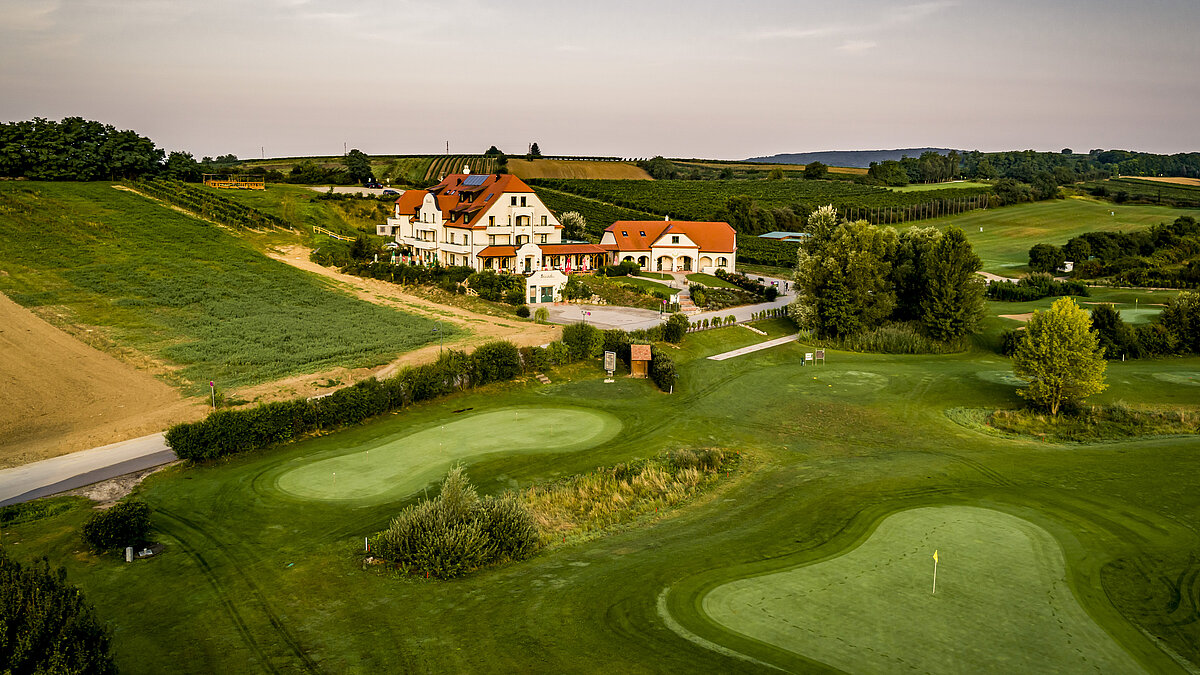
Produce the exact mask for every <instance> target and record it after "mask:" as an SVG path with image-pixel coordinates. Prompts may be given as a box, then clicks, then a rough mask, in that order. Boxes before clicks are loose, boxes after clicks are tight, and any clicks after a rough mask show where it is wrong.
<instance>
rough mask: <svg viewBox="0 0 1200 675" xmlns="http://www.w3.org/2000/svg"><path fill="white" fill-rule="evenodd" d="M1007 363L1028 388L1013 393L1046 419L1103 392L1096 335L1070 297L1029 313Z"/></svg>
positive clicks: (1101, 362) (1101, 356)
mask: <svg viewBox="0 0 1200 675" xmlns="http://www.w3.org/2000/svg"><path fill="white" fill-rule="evenodd" d="M1012 358H1013V372H1014V373H1015V374H1016V375H1017V377H1019V378H1021V379H1022V380H1025V381H1026V382H1028V383H1029V385H1028V386H1027V387H1025V388H1024V389H1022V390H1020V391H1019V392H1017V393H1018V394H1020V395H1021V397H1022V398H1025V399H1026V400H1028V401H1029V402H1030V403H1032V404H1033V405H1035V406H1037V407H1039V408H1042V409H1045V410H1047V411H1049V412H1050V414H1051V415H1058V412H1059V411H1060V410H1062V407H1063V405H1064V404H1070V403H1075V402H1078V401H1080V400H1082V399H1084V398H1086V397H1088V396H1091V395H1092V394H1097V393H1100V392H1102V391H1104V390H1105V389H1106V388H1107V387H1108V385H1106V384H1105V383H1104V371H1105V368H1106V367H1107V365H1108V364H1107V363H1106V362H1105V361H1104V354H1103V350H1102V349H1101V348H1100V344H1099V340H1098V338H1097V335H1096V331H1094V330H1092V323H1091V320H1090V319H1089V317H1088V315H1087V312H1085V311H1083V310H1082V309H1080V308H1079V305H1076V304H1075V301H1074V300H1073V299H1071V298H1059V299H1058V300H1055V301H1054V304H1053V305H1052V306H1051V307H1050V309H1049V310H1047V311H1038V312H1034V313H1033V316H1032V317H1030V319H1029V323H1028V324H1027V325H1026V327H1025V338H1024V339H1023V340H1020V341H1019V342H1018V344H1017V349H1016V351H1015V352H1014V353H1013V357H1012Z"/></svg>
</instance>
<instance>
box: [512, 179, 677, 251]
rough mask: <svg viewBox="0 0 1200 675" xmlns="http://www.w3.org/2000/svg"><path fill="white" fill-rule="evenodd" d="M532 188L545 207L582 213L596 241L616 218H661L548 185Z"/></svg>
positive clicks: (555, 210) (589, 232)
mask: <svg viewBox="0 0 1200 675" xmlns="http://www.w3.org/2000/svg"><path fill="white" fill-rule="evenodd" d="M533 190H534V192H536V193H537V195H538V197H540V198H541V200H542V202H543V203H544V204H545V205H546V207H547V208H549V209H550V210H551V211H553V212H554V213H556V214H558V215H559V216H561V215H562V214H563V213H566V212H567V211H575V212H576V213H579V214H580V215H582V216H583V217H584V218H585V219H586V220H587V224H588V234H589V235H591V236H592V238H594V239H595V240H597V241H599V239H600V235H601V233H603V232H604V228H606V227H608V226H609V225H612V224H613V223H615V222H617V221H618V220H659V219H660V218H662V216H658V215H655V214H653V213H647V212H645V211H637V210H634V209H627V208H624V207H621V206H613V205H612V204H608V203H605V202H603V201H600V200H598V199H592V198H590V197H580V196H579V195H574V194H571V193H570V192H562V191H559V190H555V189H552V188H548V187H535V188H534V189H533Z"/></svg>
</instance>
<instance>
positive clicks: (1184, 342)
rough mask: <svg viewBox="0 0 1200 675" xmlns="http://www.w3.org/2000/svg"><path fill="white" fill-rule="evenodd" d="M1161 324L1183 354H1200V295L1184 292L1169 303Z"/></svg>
mask: <svg viewBox="0 0 1200 675" xmlns="http://www.w3.org/2000/svg"><path fill="white" fill-rule="evenodd" d="M1158 322H1159V324H1161V325H1162V327H1163V328H1164V329H1165V330H1166V332H1167V333H1168V334H1169V335H1170V337H1171V338H1172V339H1173V341H1174V343H1175V345H1176V349H1177V350H1178V351H1179V352H1181V353H1185V354H1186V353H1188V352H1193V353H1196V352H1200V294H1197V293H1193V292H1190V291H1184V292H1183V293H1180V294H1179V295H1177V296H1175V297H1174V298H1171V299H1170V300H1168V301H1167V306H1166V307H1164V308H1163V311H1162V313H1161V314H1159V317H1158Z"/></svg>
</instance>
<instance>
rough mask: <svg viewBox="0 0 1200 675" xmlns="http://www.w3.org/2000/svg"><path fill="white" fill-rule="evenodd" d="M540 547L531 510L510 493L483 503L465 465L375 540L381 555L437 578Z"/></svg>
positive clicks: (515, 557) (524, 555) (524, 554)
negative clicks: (465, 473)
mask: <svg viewBox="0 0 1200 675" xmlns="http://www.w3.org/2000/svg"><path fill="white" fill-rule="evenodd" d="M537 545H538V534H537V525H536V524H535V523H534V520H533V515H532V514H531V513H530V512H529V509H528V508H526V507H525V506H524V505H523V504H521V503H520V502H518V501H517V500H516V498H515V497H513V496H511V495H507V496H505V497H502V498H499V499H497V498H493V497H485V498H483V499H480V498H479V495H478V494H477V493H476V492H475V488H474V486H472V485H471V482H470V481H469V480H467V477H466V476H465V475H464V474H463V470H462V468H461V467H455V468H453V469H451V470H450V472H449V473H448V474H446V478H445V480H444V481H442V489H441V492H440V493H439V494H438V496H437V497H435V498H434V499H429V500H425V501H422V502H419V503H417V504H414V505H412V506H409V507H408V508H406V509H404V510H403V511H401V512H400V515H398V516H396V518H394V519H393V520H392V523H391V525H390V526H389V527H388V529H386V530H384V531H383V532H380V533H379V534H378V535H376V537H375V550H376V552H377V554H378V555H379V556H380V557H382V558H386V559H388V560H392V561H395V562H398V563H400V564H401V565H403V566H404V567H405V568H406V569H407V570H408V571H410V572H415V573H425V574H429V575H431V576H434V577H437V578H439V579H449V578H453V577H458V576H462V575H463V574H466V573H468V572H470V571H472V570H475V569H478V568H480V567H482V566H484V565H488V564H492V563H496V562H500V561H503V560H522V559H524V558H527V557H529V556H530V555H531V554H533V552H534V551H536V550H537Z"/></svg>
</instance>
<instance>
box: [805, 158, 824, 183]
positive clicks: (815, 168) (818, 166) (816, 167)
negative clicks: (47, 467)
mask: <svg viewBox="0 0 1200 675" xmlns="http://www.w3.org/2000/svg"><path fill="white" fill-rule="evenodd" d="M828 173H829V167H828V166H825V165H824V164H822V163H821V162H809V163H808V164H805V165H804V177H805V178H807V179H808V180H818V179H821V178H824V177H825V175H826V174H828Z"/></svg>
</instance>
